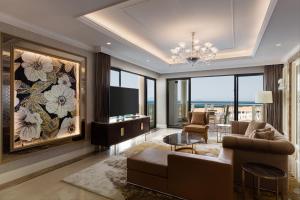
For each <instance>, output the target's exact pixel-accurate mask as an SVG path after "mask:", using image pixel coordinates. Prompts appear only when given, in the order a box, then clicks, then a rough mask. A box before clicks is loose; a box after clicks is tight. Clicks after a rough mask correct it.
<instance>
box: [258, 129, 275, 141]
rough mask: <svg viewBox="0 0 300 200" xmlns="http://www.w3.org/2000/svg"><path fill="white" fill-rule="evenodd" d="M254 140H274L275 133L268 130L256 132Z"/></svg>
mask: <svg viewBox="0 0 300 200" xmlns="http://www.w3.org/2000/svg"><path fill="white" fill-rule="evenodd" d="M254 132H255V134H254V138H257V139H265V140H274V131H271V130H267V131H257V130H256V131H254Z"/></svg>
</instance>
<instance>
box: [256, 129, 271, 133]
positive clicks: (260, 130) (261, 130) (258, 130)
mask: <svg viewBox="0 0 300 200" xmlns="http://www.w3.org/2000/svg"><path fill="white" fill-rule="evenodd" d="M255 131H256V132H266V131H271V128H262V129H256V130H255Z"/></svg>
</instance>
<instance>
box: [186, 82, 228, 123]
mask: <svg viewBox="0 0 300 200" xmlns="http://www.w3.org/2000/svg"><path fill="white" fill-rule="evenodd" d="M191 110H193V111H202V112H204V111H206V112H209V119H210V121H211V122H213V123H228V122H229V121H232V120H234V76H215V77H201V78H192V79H191Z"/></svg>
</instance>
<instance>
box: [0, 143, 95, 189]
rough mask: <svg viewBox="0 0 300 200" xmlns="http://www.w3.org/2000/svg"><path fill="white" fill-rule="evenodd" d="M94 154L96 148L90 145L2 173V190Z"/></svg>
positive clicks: (0, 179) (0, 178) (0, 183)
mask: <svg viewBox="0 0 300 200" xmlns="http://www.w3.org/2000/svg"><path fill="white" fill-rule="evenodd" d="M93 152H94V146H92V145H90V146H87V147H85V148H81V149H78V150H76V151H72V152H69V153H65V154H63V155H61V156H57V157H54V158H50V159H47V160H44V161H40V162H37V163H34V164H32V165H28V166H24V167H21V168H18V169H15V170H12V171H8V172H5V173H2V174H0V190H1V189H4V188H7V187H10V186H13V185H16V184H19V183H22V182H24V181H27V180H29V179H32V178H34V177H37V176H40V175H42V174H45V173H47V172H49V171H52V170H55V169H57V168H60V167H63V166H65V165H68V164H70V163H73V162H76V161H78V160H81V159H83V158H85V157H86V156H87V155H89V154H91V153H93Z"/></svg>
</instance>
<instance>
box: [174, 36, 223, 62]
mask: <svg viewBox="0 0 300 200" xmlns="http://www.w3.org/2000/svg"><path fill="white" fill-rule="evenodd" d="M217 52H218V49H217V48H216V47H214V46H213V44H212V43H210V42H206V43H204V44H203V45H200V44H199V40H198V39H195V32H192V44H191V48H186V44H185V43H184V42H179V43H178V46H177V47H175V48H174V49H171V53H172V57H171V58H172V61H173V63H185V62H186V61H187V62H188V63H190V64H192V65H195V64H197V63H198V62H199V61H201V62H203V63H205V64H209V63H210V62H211V61H212V60H213V59H214V58H215V57H216V54H217Z"/></svg>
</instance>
